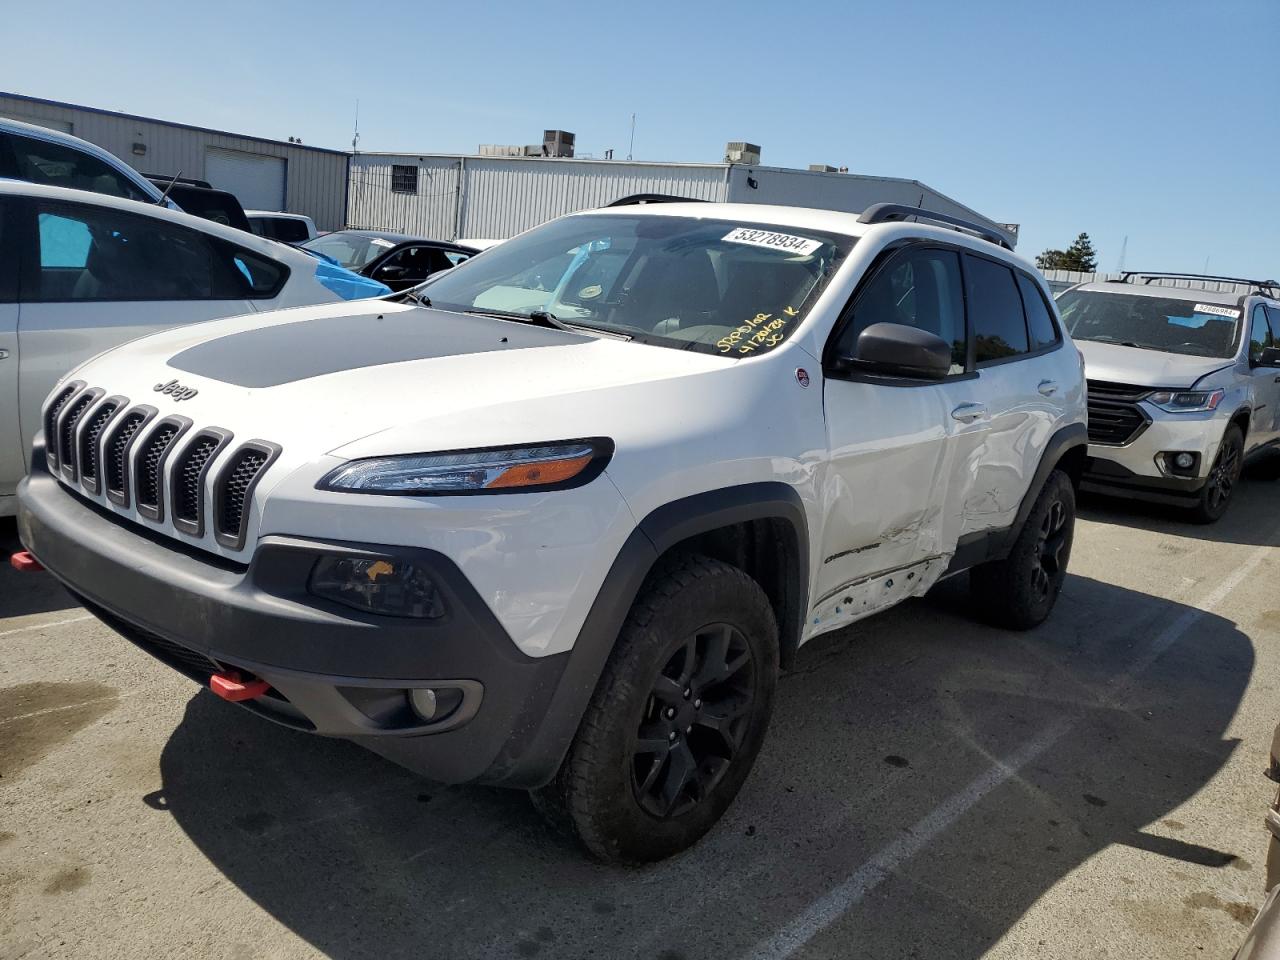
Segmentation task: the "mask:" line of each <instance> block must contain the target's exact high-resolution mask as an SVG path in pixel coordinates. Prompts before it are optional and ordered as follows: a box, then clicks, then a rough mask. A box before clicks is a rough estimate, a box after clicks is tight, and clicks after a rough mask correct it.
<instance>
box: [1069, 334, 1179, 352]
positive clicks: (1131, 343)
mask: <svg viewBox="0 0 1280 960" xmlns="http://www.w3.org/2000/svg"><path fill="white" fill-rule="evenodd" d="M1077 339H1078V340H1092V341H1093V342H1094V343H1114V344H1116V345H1117V346H1121V347H1137V348H1138V349H1139V350H1159V349H1160V348H1159V347H1156V346H1153V345H1152V344H1149V343H1138V342H1137V341H1136V340H1121V339H1120V338H1119V337H1109V336H1107V335H1106V334H1103V335H1102V336H1100V337H1077Z"/></svg>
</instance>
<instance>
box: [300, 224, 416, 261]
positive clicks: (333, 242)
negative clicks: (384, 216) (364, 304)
mask: <svg viewBox="0 0 1280 960" xmlns="http://www.w3.org/2000/svg"><path fill="white" fill-rule="evenodd" d="M301 246H303V247H306V248H307V249H308V250H314V251H316V252H317V253H322V254H324V255H325V256H326V257H329V258H330V259H331V260H336V261H337V262H338V263H339V264H341V265H342V266H344V267H346V268H347V269H348V270H360V269H362V268H363V267H365V266H367V265H368V264H369V263H371V262H373V261H374V260H375V259H377V258H378V257H380V256H382V255H383V254H384V253H386V252H387V251H388V250H390V249H391V248H392V247H394V246H395V244H394V243H392V242H391V241H390V240H383V239H382V238H381V237H370V236H367V235H366V234H363V233H342V232H339V233H326V234H325V235H324V236H323V237H316V238H315V239H314V240H308V241H307V242H306V243H304V244H301Z"/></svg>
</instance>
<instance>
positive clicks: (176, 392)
mask: <svg viewBox="0 0 1280 960" xmlns="http://www.w3.org/2000/svg"><path fill="white" fill-rule="evenodd" d="M151 389H152V390H154V391H155V392H156V393H167V394H169V396H171V397H173V399H174V400H190V399H191V398H192V397H194V396H195V395H196V394H197V393H199V392H200V391H199V390H197V389H196V388H195V387H184V386H183V385H182V384H180V383H179V382H178V381H177V380H170V381H169V382H168V383H157V384H156V385H155V386H154V387H152V388H151Z"/></svg>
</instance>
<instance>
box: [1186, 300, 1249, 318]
mask: <svg viewBox="0 0 1280 960" xmlns="http://www.w3.org/2000/svg"><path fill="white" fill-rule="evenodd" d="M1193 312H1195V313H1212V314H1213V315H1214V316H1217V317H1231V319H1233V320H1235V319H1238V318H1239V316H1240V311H1239V310H1237V309H1236V308H1235V307H1220V306H1218V305H1217V304H1214V303H1197V304H1196V308H1195V310H1194V311H1193Z"/></svg>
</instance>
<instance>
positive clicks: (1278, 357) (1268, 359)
mask: <svg viewBox="0 0 1280 960" xmlns="http://www.w3.org/2000/svg"><path fill="white" fill-rule="evenodd" d="M1258 366H1260V367H1280V347H1264V348H1263V349H1262V356H1260V357H1259V358H1258Z"/></svg>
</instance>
